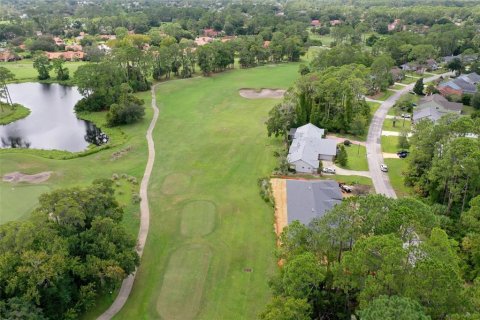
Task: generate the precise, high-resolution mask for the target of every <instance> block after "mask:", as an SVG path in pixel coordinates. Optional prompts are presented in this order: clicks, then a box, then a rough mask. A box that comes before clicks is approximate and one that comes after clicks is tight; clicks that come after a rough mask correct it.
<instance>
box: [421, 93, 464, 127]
mask: <svg viewBox="0 0 480 320" xmlns="http://www.w3.org/2000/svg"><path fill="white" fill-rule="evenodd" d="M462 108H463V104H461V103H457V102H450V101H448V100H447V99H446V98H445V97H443V96H441V95H439V94H433V95H431V96H426V97H423V98H422V100H420V102H419V104H418V107H417V108H416V110H415V111H414V112H413V117H412V120H413V122H414V123H418V122H419V121H421V120H430V121H433V122H437V121H438V120H439V119H440V118H441V117H443V116H444V115H446V114H458V115H459V114H460V113H461V112H462Z"/></svg>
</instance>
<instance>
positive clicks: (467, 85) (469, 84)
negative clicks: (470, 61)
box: [438, 72, 480, 94]
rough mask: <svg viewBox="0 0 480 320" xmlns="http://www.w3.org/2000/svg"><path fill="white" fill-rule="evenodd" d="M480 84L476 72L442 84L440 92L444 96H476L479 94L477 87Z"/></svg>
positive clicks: (479, 78) (439, 88)
mask: <svg viewBox="0 0 480 320" xmlns="http://www.w3.org/2000/svg"><path fill="white" fill-rule="evenodd" d="M479 84H480V76H479V75H478V74H476V73H475V72H472V73H469V74H462V75H461V76H459V77H457V78H455V79H452V80H449V81H446V82H443V83H440V84H439V85H438V90H440V92H442V93H443V94H452V93H454V94H455V93H457V94H464V93H467V94H474V93H476V92H477V90H478V88H477V86H478V85H479Z"/></svg>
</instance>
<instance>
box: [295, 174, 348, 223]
mask: <svg viewBox="0 0 480 320" xmlns="http://www.w3.org/2000/svg"><path fill="white" fill-rule="evenodd" d="M286 188H287V223H288V224H290V223H292V222H293V221H296V220H298V221H300V222H301V223H303V224H305V225H308V224H309V223H310V222H311V221H312V220H313V219H315V218H321V217H323V216H324V215H325V213H326V212H327V211H329V210H330V209H332V208H333V207H334V206H335V205H336V204H339V203H340V202H342V199H343V196H342V192H341V190H340V187H339V186H338V182H336V181H333V180H287V182H286Z"/></svg>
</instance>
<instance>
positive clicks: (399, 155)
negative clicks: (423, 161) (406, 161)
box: [397, 150, 409, 159]
mask: <svg viewBox="0 0 480 320" xmlns="http://www.w3.org/2000/svg"><path fill="white" fill-rule="evenodd" d="M408 153H409V152H408V151H406V150H402V151H398V152H397V156H398V157H399V158H402V159H403V158H406V157H407V156H408Z"/></svg>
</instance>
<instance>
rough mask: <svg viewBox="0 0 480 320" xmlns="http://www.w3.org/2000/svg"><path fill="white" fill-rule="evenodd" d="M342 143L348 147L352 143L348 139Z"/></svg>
mask: <svg viewBox="0 0 480 320" xmlns="http://www.w3.org/2000/svg"><path fill="white" fill-rule="evenodd" d="M343 144H344V145H345V146H347V147H350V145H351V144H352V142H351V141H350V140H345V141H343Z"/></svg>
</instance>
